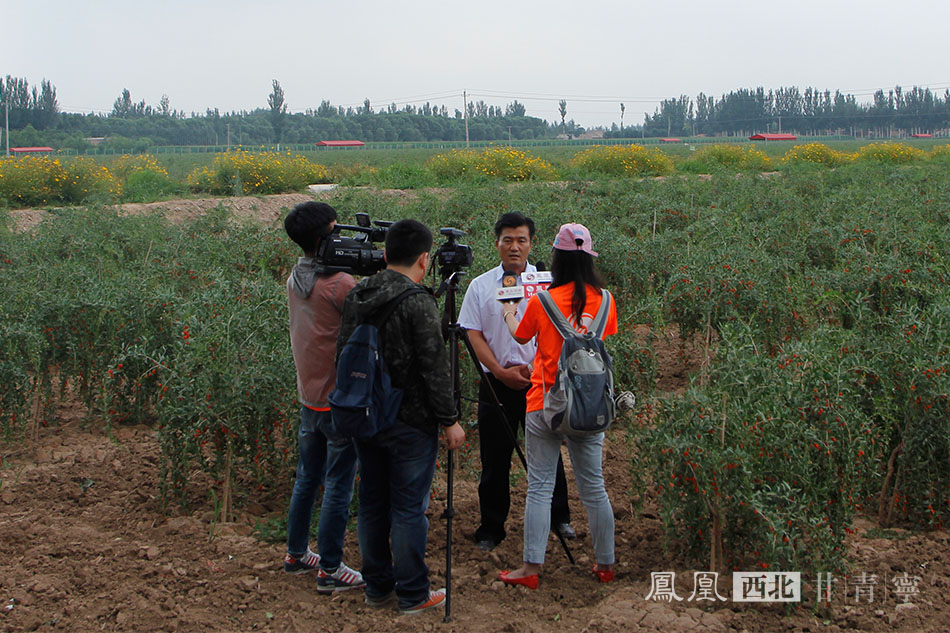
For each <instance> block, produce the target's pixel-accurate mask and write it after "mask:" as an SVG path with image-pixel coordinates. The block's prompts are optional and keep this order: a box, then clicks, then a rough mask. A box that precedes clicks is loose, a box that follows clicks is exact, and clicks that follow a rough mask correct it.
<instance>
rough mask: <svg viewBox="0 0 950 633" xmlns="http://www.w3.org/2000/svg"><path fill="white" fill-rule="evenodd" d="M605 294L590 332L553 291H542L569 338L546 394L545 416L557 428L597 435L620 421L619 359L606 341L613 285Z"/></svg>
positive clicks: (546, 304)
mask: <svg viewBox="0 0 950 633" xmlns="http://www.w3.org/2000/svg"><path fill="white" fill-rule="evenodd" d="M601 293H602V294H601V296H602V301H601V303H600V309H599V310H597V315H596V316H595V317H594V321H593V323H591V326H590V328H589V329H588V331H587V333H586V334H581V333H579V332H577V331H576V330H575V329H574V328H573V327H571V324H570V323H569V322H568V320H567V319H566V318H565V317H564V315H563V314H561V311H560V310H559V309H558V307H557V305H556V304H555V303H554V299H552V298H551V295H550V293H548V292H547V291H544V292H539V293H538V299H539V300H540V301H541V306H542V307H543V308H544V311H545V313H547V315H548V318H549V319H551V322H552V323H553V324H554V326H555V327H556V328H557V330H558V332H559V333H560V334H561V337H562V338H563V339H564V344H563V345H562V346H561V357H560V359H559V360H558V364H557V376H556V377H555V379H554V385H553V386H552V387H551V389H550V391H548V392H547V393H546V394H545V395H544V411H543V416H544V421H545V422H547V423H548V424H550V425H551V430H552V431H554V432H556V433H562V434H567V435H594V434H597V433H603V432H604V431H605V430H606V429H607V427H609V426H610V424H611V422H613V421H614V415H615V404H614V364H613V360H612V359H611V358H610V354H608V353H607V348H606V347H605V346H604V341H603V340H602V337H603V335H604V330H605V329H606V327H607V317H608V316H609V315H610V304H611V303H612V301H613V297H611V295H610V293H609V292H607V290H601Z"/></svg>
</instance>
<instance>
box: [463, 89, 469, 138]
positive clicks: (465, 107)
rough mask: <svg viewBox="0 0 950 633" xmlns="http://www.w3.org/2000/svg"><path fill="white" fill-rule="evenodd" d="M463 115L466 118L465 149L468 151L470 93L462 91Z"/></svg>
mask: <svg viewBox="0 0 950 633" xmlns="http://www.w3.org/2000/svg"><path fill="white" fill-rule="evenodd" d="M462 113H463V115H464V118H465V149H468V91H467V90H463V91H462Z"/></svg>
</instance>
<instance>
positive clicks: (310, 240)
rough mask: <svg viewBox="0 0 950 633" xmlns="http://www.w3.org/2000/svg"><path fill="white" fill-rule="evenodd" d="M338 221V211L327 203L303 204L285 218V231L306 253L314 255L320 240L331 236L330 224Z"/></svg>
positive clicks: (312, 202) (311, 202)
mask: <svg viewBox="0 0 950 633" xmlns="http://www.w3.org/2000/svg"><path fill="white" fill-rule="evenodd" d="M336 219H337V216H336V209H334V208H333V207H331V206H330V205H328V204H327V203H326V202H314V201H312V200H311V201H310V202H302V203H300V204H298V205H297V206H295V207H294V208H293V211H291V212H290V213H288V214H287V217H286V218H284V230H285V231H287V235H288V236H289V237H290V239H292V240H293V241H294V242H296V243H297V244H298V245H299V246H300V248H302V249H303V252H304V253H313V252H315V251H316V249H317V244H318V243H319V242H320V238H322V237H324V236H326V235H329V233H330V228H329V227H330V222H333V221H334V220H336Z"/></svg>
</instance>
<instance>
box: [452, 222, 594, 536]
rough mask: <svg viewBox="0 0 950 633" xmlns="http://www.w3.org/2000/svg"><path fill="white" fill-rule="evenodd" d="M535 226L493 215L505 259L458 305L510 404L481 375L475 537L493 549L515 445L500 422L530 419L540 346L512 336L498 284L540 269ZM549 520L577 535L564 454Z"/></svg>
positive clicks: (507, 501)
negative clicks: (532, 260)
mask: <svg viewBox="0 0 950 633" xmlns="http://www.w3.org/2000/svg"><path fill="white" fill-rule="evenodd" d="M534 233H535V228H534V221H533V220H532V219H531V218H527V217H525V216H523V215H522V214H520V213H506V214H504V215H502V216H501V217H500V218H499V219H498V221H497V222H496V223H495V248H497V249H498V256H499V258H500V259H501V263H500V264H499V265H498V266H496V267H495V268H492V269H491V270H489V271H488V272H486V273H483V274H481V275H479V276H478V277H476V278H475V279H473V280H472V282H471V284H469V286H468V290H467V291H466V293H465V298H464V299H463V301H462V309H461V311H460V313H459V325H461V326H462V327H463V328H465V329H466V330H468V338H469V341H470V342H471V344H472V348H473V349H474V350H475V353H476V355H477V356H478V360H479V361H480V362H481V364H482V367H483V368H484V369H485V372H486V375H487V377H488V380H489V381H490V382H491V386H492V387H493V388H494V392H495V394H496V395H497V396H498V401H499V403H500V404H501V407H502V409H503V410H504V417H503V416H502V412H501V411H498V409H497V407H496V406H495V403H494V399H493V398H492V395H491V390H490V389H489V385H488V384H484V383H483V384H482V385H481V386H480V387H479V394H478V401H479V405H478V445H479V454H480V456H481V463H482V474H481V480H480V482H479V484H478V505H479V509H480V511H481V524H480V525H479V527H478V530H476V532H475V541H476V543H477V544H478V547H479V548H480V549H482V550H485V551H491V550H493V549H494V548H495V547H496V546H497V545H498V543H500V542H501V541H502V540H504V538H505V536H506V534H505V521H506V520H507V518H508V511H509V509H510V506H511V495H510V490H509V473H510V471H511V453H512V451H513V450H514V445H512V443H511V440H510V435H509V433H508V432H507V431H505V429H504V427H503V426H502V425H503V424H504V423H505V422H504V420H505V417H506V418H507V420H508V424H509V425H510V426H511V429H512V431H513V434H514V436H515V437H517V435H518V427H519V426H524V421H525V403H526V401H525V397H526V395H527V393H528V388H529V387H530V386H531V367H530V365H531V362H532V361H533V360H534V356H535V351H536V350H535V346H534V343H533V342H532V343H529V344H527V345H518V344H517V343H516V342H515V341H514V339H512V338H511V335H510V334H509V333H508V327H507V326H506V325H505V323H504V321H503V320H502V318H501V315H502V307H503V304H502V302H501V301H499V300H498V299H497V298H496V292H497V290H498V289H499V288H500V287H502V284H503V282H504V281H505V278H506V276H507V277H508V280H509V284H510V283H512V282H514V283H517V284H519V285H520V283H521V281H520V276H521V273H523V272H534V271H535V270H537V269H536V267H535V266H534V265H532V264H529V263H528V254H529V253H530V252H531V243H532V240H533V239H534ZM526 303H527V302H522V304H521V305H519V306H518V307H517V310H518V312H519V313H520V314H524V304H526ZM551 525H552V526H554V529H555V530H557V532H558V533H560V535H561V536H563V537H564V538H569V539H570V538H575V537H576V534H575V532H574V529H573V528H572V527H571V514H570V509H569V507H568V503H567V481H566V479H565V476H564V463H563V461H562V460H561V458H560V457H558V462H557V471H556V476H555V484H554V496H553V501H552V504H551Z"/></svg>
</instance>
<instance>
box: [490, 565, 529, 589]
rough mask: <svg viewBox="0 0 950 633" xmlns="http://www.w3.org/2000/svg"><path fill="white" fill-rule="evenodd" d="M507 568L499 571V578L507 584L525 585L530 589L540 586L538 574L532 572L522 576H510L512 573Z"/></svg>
mask: <svg viewBox="0 0 950 633" xmlns="http://www.w3.org/2000/svg"><path fill="white" fill-rule="evenodd" d="M510 573H511V572H509V571H508V570H507V569H506V570H504V571H500V572H498V580H500V581H502V582H503V583H505V584H506V585H524V586H525V587H527V588H528V589H537V588H538V575H537V574H531V575H530V576H522V577H521V578H509V577H508V574H510Z"/></svg>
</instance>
